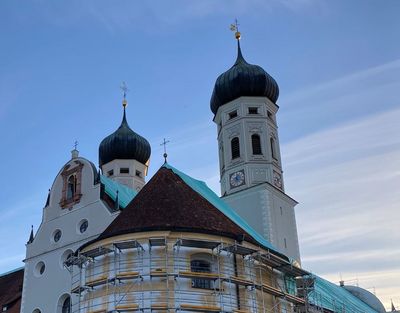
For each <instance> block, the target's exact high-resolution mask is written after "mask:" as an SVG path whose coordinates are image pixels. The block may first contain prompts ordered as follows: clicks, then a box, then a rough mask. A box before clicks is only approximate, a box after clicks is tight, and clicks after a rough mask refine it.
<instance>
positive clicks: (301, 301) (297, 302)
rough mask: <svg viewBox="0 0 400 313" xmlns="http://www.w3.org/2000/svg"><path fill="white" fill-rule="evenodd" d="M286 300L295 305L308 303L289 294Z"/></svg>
mask: <svg viewBox="0 0 400 313" xmlns="http://www.w3.org/2000/svg"><path fill="white" fill-rule="evenodd" d="M284 298H285V299H286V300H287V301H289V302H292V303H294V304H305V303H306V301H305V300H304V299H302V298H299V297H296V296H293V295H290V294H287V293H286V294H285V296H284Z"/></svg>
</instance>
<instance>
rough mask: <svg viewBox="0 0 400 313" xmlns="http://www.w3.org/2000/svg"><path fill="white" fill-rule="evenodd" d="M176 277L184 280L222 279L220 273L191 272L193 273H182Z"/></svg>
mask: <svg viewBox="0 0 400 313" xmlns="http://www.w3.org/2000/svg"><path fill="white" fill-rule="evenodd" d="M175 276H177V277H183V278H201V279H210V280H216V279H218V278H220V276H219V275H218V273H207V272H191V271H180V272H179V274H177V275H175Z"/></svg>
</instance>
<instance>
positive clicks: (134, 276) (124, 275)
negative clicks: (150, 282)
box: [115, 272, 141, 280]
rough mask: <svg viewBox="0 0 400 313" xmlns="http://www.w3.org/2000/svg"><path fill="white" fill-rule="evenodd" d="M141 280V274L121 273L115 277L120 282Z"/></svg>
mask: <svg viewBox="0 0 400 313" xmlns="http://www.w3.org/2000/svg"><path fill="white" fill-rule="evenodd" d="M137 278H141V276H140V274H139V272H120V273H118V274H116V275H115V279H118V280H128V279H137Z"/></svg>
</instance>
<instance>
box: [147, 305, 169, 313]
mask: <svg viewBox="0 0 400 313" xmlns="http://www.w3.org/2000/svg"><path fill="white" fill-rule="evenodd" d="M150 309H151V310H152V311H153V310H159V311H166V310H168V309H169V308H168V304H164V303H160V304H152V305H151V306H150Z"/></svg>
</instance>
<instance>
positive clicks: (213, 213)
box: [99, 167, 256, 243]
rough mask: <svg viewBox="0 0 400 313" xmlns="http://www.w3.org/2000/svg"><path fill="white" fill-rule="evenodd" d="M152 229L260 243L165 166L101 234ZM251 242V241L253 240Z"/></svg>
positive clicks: (106, 235) (103, 235) (104, 235)
mask: <svg viewBox="0 0 400 313" xmlns="http://www.w3.org/2000/svg"><path fill="white" fill-rule="evenodd" d="M151 230H174V231H184V232H197V233H208V234H214V235H220V236H226V237H231V238H235V239H239V240H241V239H240V238H243V235H245V237H246V240H247V241H251V242H254V243H256V241H255V240H254V239H253V238H252V237H251V236H250V235H249V234H247V233H246V231H244V230H243V229H242V228H241V227H239V226H238V225H237V224H236V223H234V222H233V221H232V220H231V219H229V218H228V217H227V216H225V215H224V214H223V213H222V212H221V211H220V210H218V209H217V208H216V207H214V206H213V205H212V204H211V203H210V202H208V201H207V200H206V199H205V198H203V197H202V196H201V195H199V194H198V193H197V192H196V191H194V190H193V189H192V188H190V187H189V186H188V185H187V184H186V183H185V182H184V181H183V180H182V179H181V178H180V177H179V176H178V175H176V174H175V173H174V172H173V171H171V170H170V169H167V168H165V167H161V168H160V169H159V170H158V171H157V173H156V174H155V175H154V176H153V178H152V179H151V180H150V181H149V182H148V183H147V184H146V185H145V186H144V188H143V189H142V190H141V191H140V192H139V193H138V195H137V196H136V197H135V198H134V199H133V200H132V202H131V203H130V204H129V205H128V206H127V207H126V208H125V209H124V210H123V211H122V212H121V213H120V215H119V216H118V217H117V218H116V219H115V220H114V221H113V222H112V223H111V224H110V225H109V226H108V227H107V229H106V230H105V231H104V232H103V233H102V234H101V235H100V237H99V239H103V238H108V237H111V236H115V235H119V234H125V233H132V232H140V231H151ZM249 239H250V240H249Z"/></svg>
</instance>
